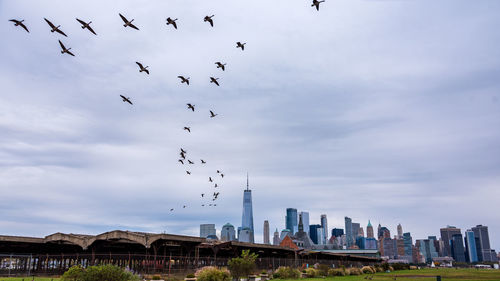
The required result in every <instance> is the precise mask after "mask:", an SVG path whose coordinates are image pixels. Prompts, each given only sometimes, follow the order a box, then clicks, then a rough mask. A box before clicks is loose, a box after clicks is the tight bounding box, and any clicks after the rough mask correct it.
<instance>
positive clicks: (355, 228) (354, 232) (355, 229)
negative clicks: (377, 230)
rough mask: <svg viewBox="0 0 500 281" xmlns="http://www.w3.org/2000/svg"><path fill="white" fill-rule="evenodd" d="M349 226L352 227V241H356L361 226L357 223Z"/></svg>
mask: <svg viewBox="0 0 500 281" xmlns="http://www.w3.org/2000/svg"><path fill="white" fill-rule="evenodd" d="M351 225H352V240H353V241H356V238H357V237H358V236H359V228H360V226H361V225H360V224H359V223H357V222H353V223H352V224H351Z"/></svg>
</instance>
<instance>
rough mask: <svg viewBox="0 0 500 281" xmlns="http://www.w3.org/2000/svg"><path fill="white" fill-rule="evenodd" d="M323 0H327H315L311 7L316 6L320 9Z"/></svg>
mask: <svg viewBox="0 0 500 281" xmlns="http://www.w3.org/2000/svg"><path fill="white" fill-rule="evenodd" d="M321 2H325V0H320V1H318V0H313V3H312V4H311V7H316V10H318V11H319V3H321Z"/></svg>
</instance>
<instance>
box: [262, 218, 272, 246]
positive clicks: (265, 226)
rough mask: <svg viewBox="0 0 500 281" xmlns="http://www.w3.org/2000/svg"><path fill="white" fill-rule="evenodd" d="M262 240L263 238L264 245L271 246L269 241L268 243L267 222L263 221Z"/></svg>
mask: <svg viewBox="0 0 500 281" xmlns="http://www.w3.org/2000/svg"><path fill="white" fill-rule="evenodd" d="M263 234H264V238H263V240H264V241H263V242H264V244H268V245H269V244H271V241H270V237H269V221H267V220H265V221H264V233H263Z"/></svg>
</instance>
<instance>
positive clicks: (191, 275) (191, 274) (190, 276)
mask: <svg viewBox="0 0 500 281" xmlns="http://www.w3.org/2000/svg"><path fill="white" fill-rule="evenodd" d="M195 277H196V276H195V275H194V274H193V273H189V274H188V275H186V278H195Z"/></svg>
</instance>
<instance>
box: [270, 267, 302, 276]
mask: <svg viewBox="0 0 500 281" xmlns="http://www.w3.org/2000/svg"><path fill="white" fill-rule="evenodd" d="M275 274H276V276H277V277H275V278H280V279H297V278H299V277H300V270H298V269H296V268H292V267H288V266H280V267H279V268H278V269H276V271H275V272H274V274H273V277H274V276H275Z"/></svg>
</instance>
